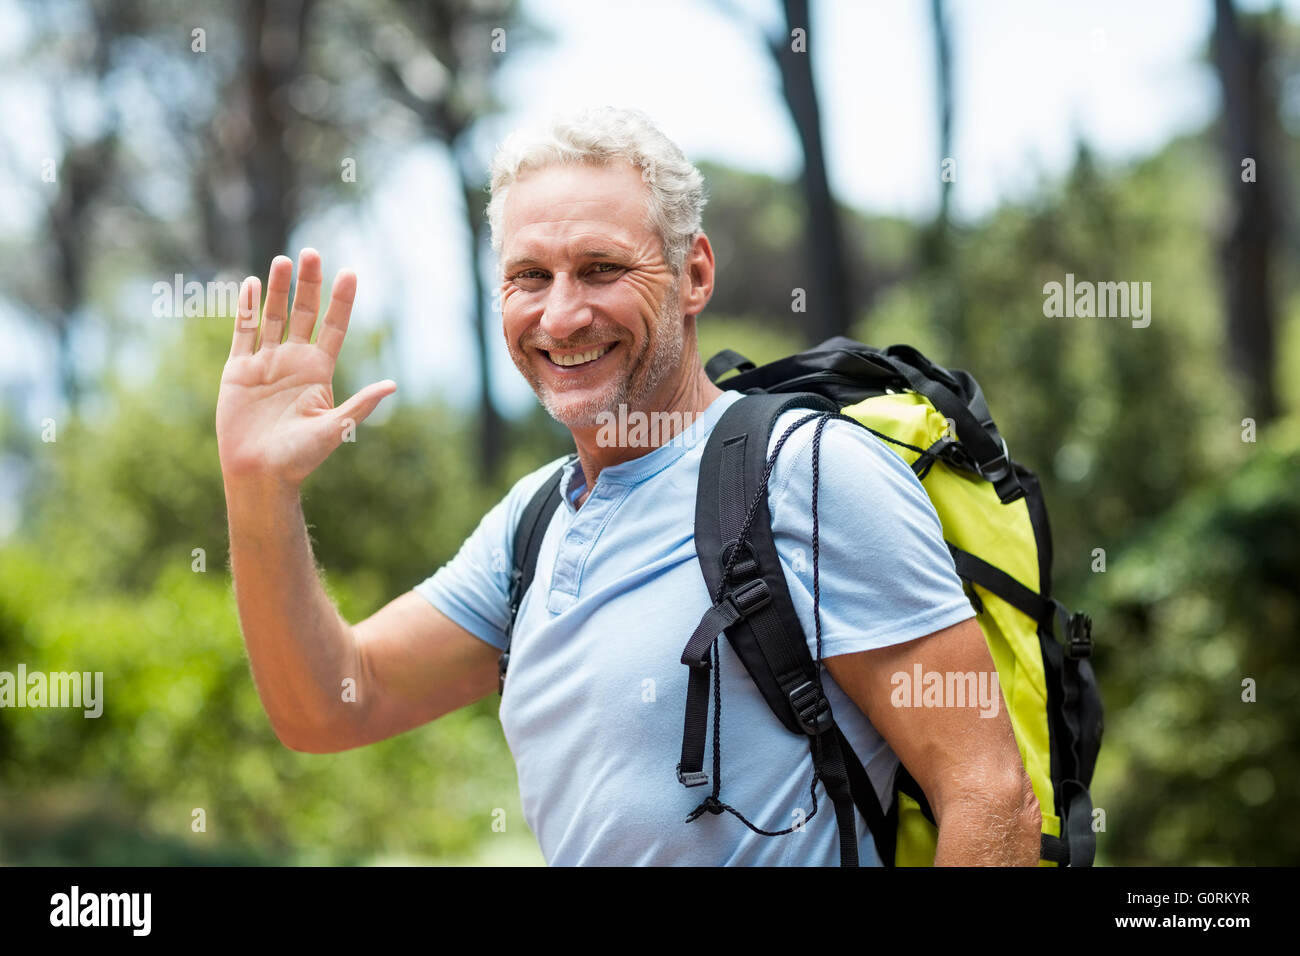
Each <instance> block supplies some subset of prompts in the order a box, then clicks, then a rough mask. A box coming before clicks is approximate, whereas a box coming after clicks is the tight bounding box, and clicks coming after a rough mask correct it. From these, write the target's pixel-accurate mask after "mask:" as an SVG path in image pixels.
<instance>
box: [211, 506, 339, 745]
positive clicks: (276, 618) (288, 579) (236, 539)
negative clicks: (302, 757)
mask: <svg viewBox="0 0 1300 956" xmlns="http://www.w3.org/2000/svg"><path fill="white" fill-rule="evenodd" d="M226 505H227V511H228V516H229V522H230V561H231V570H232V572H233V576H234V585H235V598H236V602H237V604H238V607H239V621H240V626H241V628H242V630H243V634H244V642H245V644H246V646H247V647H248V656H249V661H250V663H251V665H252V670H253V680H254V682H255V684H256V686H257V691H258V695H259V696H260V697H261V700H262V706H263V707H264V708H265V710H266V713H267V716H268V717H269V718H270V721H271V726H272V727H273V728H274V729H275V732H276V734H277V736H278V737H279V738H280V739H281V740H282V741H283V742H284V743H285V744H286V745H287V746H290V747H294V748H295V749H315V748H316V746H317V743H318V741H319V740H320V738H321V737H322V735H326V736H330V735H331V734H330V731H331V728H334V727H337V725H338V723H339V722H340V721H344V720H347V719H349V718H351V717H354V716H357V715H355V714H351V713H349V712H348V710H347V709H346V708H351V707H356V706H358V705H357V704H354V703H344V701H343V680H344V678H347V677H351V678H354V679H356V680H358V681H359V680H360V676H361V675H360V673H359V670H360V668H359V654H358V650H357V644H356V640H355V639H354V636H353V633H352V629H351V627H349V626H348V624H347V622H346V621H345V620H344V619H343V618H342V616H341V615H340V614H339V612H338V610H337V609H336V608H335V607H334V604H333V602H331V601H330V599H329V596H328V595H327V594H326V593H325V589H324V587H323V586H322V584H321V581H320V576H319V575H318V573H317V571H316V565H315V561H314V559H313V556H312V552H311V543H310V541H309V539H308V536H307V527H306V523H305V521H304V520H303V515H302V506H301V503H300V500H299V496H298V491H297V489H296V488H294V487H291V486H288V485H285V484H282V483H278V482H274V481H264V482H254V481H240V482H231V481H229V480H228V481H227V482H226ZM362 697H363V695H361V694H360V693H359V689H358V698H362Z"/></svg>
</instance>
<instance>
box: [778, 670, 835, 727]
mask: <svg viewBox="0 0 1300 956" xmlns="http://www.w3.org/2000/svg"><path fill="white" fill-rule="evenodd" d="M789 697H790V706H791V707H792V708H794V716H795V719H797V720H798V721H799V726H800V727H802V728H803V732H804V733H805V734H807V735H808V736H810V737H816V736H818V735H819V734H824V733H825V732H826V731H828V730H830V729H831V726H832V725H833V724H834V723H835V718H834V717H833V716H831V702H830V701H828V700H827V699H826V695H825V694H823V693H822V692H821V691H820V690H819V689H818V688H817V685H816V684H814V683H813V682H812V681H810V680H806V681H804V682H803V683H802V684H800V685H799V686H798V687H796V688H795V689H794V690H792V691H790V694H789Z"/></svg>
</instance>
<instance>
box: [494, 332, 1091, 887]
mask: <svg viewBox="0 0 1300 956" xmlns="http://www.w3.org/2000/svg"><path fill="white" fill-rule="evenodd" d="M705 370H706V372H707V374H708V375H709V378H710V379H711V380H712V381H714V382H715V383H716V382H717V381H718V380H719V379H720V378H721V377H722V376H723V375H726V374H727V373H728V372H731V371H733V370H734V371H737V372H738V373H739V374H737V375H736V376H734V377H733V378H731V379H729V380H728V381H727V383H726V387H727V388H730V389H735V390H737V391H740V392H742V393H744V394H745V397H744V398H742V399H741V400H740V401H737V402H735V403H734V404H733V405H732V406H731V407H730V408H728V409H727V411H726V412H724V413H723V415H722V417H721V418H720V419H719V421H718V423H717V424H716V425H715V426H714V429H713V431H712V432H711V433H710V436H709V439H708V442H707V444H706V445H705V449H704V454H703V458H702V460H701V463H700V475H699V483H698V490H697V495H696V512H695V545H696V553H697V555H698V556H699V561H700V569H701V571H702V572H703V575H704V579H705V582H706V584H707V586H708V591H709V594H710V596H711V598H712V600H713V604H712V606H711V607H710V608H709V609H708V610H707V611H706V612H705V614H704V616H703V618H702V619H701V621H700V624H699V626H698V627H697V628H696V629H695V632H694V633H693V634H692V635H691V637H690V640H689V641H688V642H687V644H686V647H685V649H684V651H683V654H682V663H683V664H685V665H686V666H687V667H688V668H689V669H690V677H689V683H688V691H687V699H686V712H685V719H684V730H683V739H682V757H681V762H680V763H679V764H678V765H677V779H678V781H679V782H680V783H681V784H682V785H683V786H686V787H697V786H705V785H707V784H708V783H709V778H708V775H707V774H705V773H704V770H703V763H704V752H705V728H706V720H707V714H708V705H709V695H710V680H711V679H716V673H715V670H714V657H715V655H716V653H717V650H716V642H717V639H718V638H719V636H720V635H722V634H725V635H726V637H727V640H728V641H729V642H730V644H731V646H732V648H733V650H734V651H735V652H736V654H737V656H738V657H739V658H740V660H741V662H742V663H743V664H744V666H745V668H746V670H747V671H748V673H749V675H750V677H751V678H752V679H753V680H754V683H755V685H756V686H757V688H758V689H759V691H760V692H761V693H762V695H763V698H764V699H765V700H766V702H767V704H768V706H769V708H770V709H771V710H772V712H773V714H774V715H775V716H776V718H777V719H778V720H779V721H780V722H781V724H782V725H783V726H784V727H785V728H786V729H787V730H788V731H790V732H791V733H795V734H802V735H806V736H807V737H808V740H809V746H810V748H811V752H812V759H813V767H814V784H815V780H816V779H820V780H821V781H822V783H823V785H824V787H825V790H826V794H827V796H828V797H829V799H830V801H831V803H832V804H833V806H834V808H835V814H836V820H837V825H838V830H839V840H840V862H841V864H842V865H845V866H856V865H857V863H858V844H857V829H856V820H855V816H854V808H855V807H856V808H857V809H858V810H859V811H860V812H861V813H862V815H863V817H864V818H865V819H866V821H867V825H868V827H869V829H870V831H871V834H872V838H873V840H874V842H875V846H876V851H877V854H878V855H879V857H880V860H881V861H882V863H884V864H885V865H886V866H894V865H897V866H928V865H931V864H932V863H933V861H934V853H935V848H936V845H937V841H938V830H937V827H936V825H935V821H934V815H933V813H932V812H931V810H930V806H929V803H928V801H927V800H926V797H925V794H924V792H923V791H922V790H921V788H920V786H919V785H918V784H917V782H916V780H915V779H914V778H913V777H912V775H911V774H910V773H908V771H907V768H906V767H904V766H902V765H901V763H900V765H899V768H898V772H897V774H896V775H895V777H894V780H893V783H892V785H891V786H892V799H891V800H890V802H889V810H888V811H885V810H884V808H883V807H882V805H881V801H880V799H879V797H878V796H877V793H876V789H875V787H874V786H873V785H872V784H871V781H870V778H869V777H868V775H867V772H866V770H865V768H864V767H863V765H862V763H861V761H860V760H859V759H858V757H857V755H856V754H855V753H854V752H853V749H852V747H851V746H850V745H849V743H848V741H847V739H846V738H845V736H844V734H843V732H842V731H841V730H840V728H839V727H838V725H837V724H836V722H835V719H834V715H833V714H832V712H831V708H830V704H829V702H828V701H827V699H826V697H825V695H824V694H823V691H822V681H821V662H820V661H819V660H818V661H815V660H814V659H813V657H812V655H811V654H810V653H809V651H808V645H807V642H806V641H805V639H804V635H803V630H802V626H801V625H800V622H799V619H798V616H797V614H796V612H795V610H794V604H793V602H792V600H791V598H790V595H789V592H788V590H787V588H786V583H785V576H784V572H783V570H782V567H781V564H780V562H779V559H778V557H777V551H776V546H775V543H774V541H773V537H772V531H771V524H770V515H769V513H768V510H767V480H768V477H769V475H770V474H771V469H772V466H773V465H774V464H775V460H776V456H777V455H778V454H779V452H780V448H781V445H783V444H784V441H785V439H786V438H788V437H789V435H790V434H791V433H793V432H794V431H795V430H796V429H797V428H798V427H800V426H802V425H804V424H806V423H810V422H812V421H814V420H816V421H817V422H818V424H817V431H816V433H815V435H814V438H813V449H812V451H813V461H814V468H816V462H817V460H818V459H817V456H818V454H819V441H820V434H821V429H822V427H824V425H825V422H826V421H827V420H828V419H829V418H831V417H840V418H848V419H849V420H852V421H854V422H856V423H858V424H860V425H862V426H863V427H865V428H867V429H868V431H870V432H871V433H872V434H874V435H875V436H876V437H877V438H879V439H881V440H882V441H884V442H886V443H887V446H888V447H890V448H891V449H892V450H893V451H895V452H896V453H897V454H899V455H900V456H901V457H902V458H903V460H904V461H906V462H907V463H908V464H909V465H910V466H911V467H912V469H913V471H914V472H915V473H916V475H917V477H918V478H920V479H921V482H922V486H923V487H924V488H925V490H926V492H927V493H928V494H929V496H930V500H931V503H932V504H933V505H934V507H935V510H936V512H937V513H938V516H939V519H940V522H941V524H942V526H943V532H944V539H945V541H946V542H947V544H948V547H949V550H950V552H951V553H952V556H953V561H954V564H955V565H956V569H957V574H958V576H959V577H960V578H961V579H962V581H963V583H964V585H965V588H966V590H967V594H968V595H969V597H970V600H971V604H972V606H973V608H974V610H975V611H976V619H977V620H978V622H979V624H980V627H981V628H982V629H983V631H984V634H985V637H986V639H987V641H988V646H989V652H990V655H991V657H992V659H993V662H994V665H995V666H996V668H997V672H998V683H999V685H1000V686H1001V688H1002V692H1003V694H1004V695H1005V697H1006V702H1007V708H1008V714H1009V716H1010V719H1011V724H1012V728H1013V730H1014V732H1015V737H1016V743H1017V745H1018V747H1019V750H1020V754H1021V757H1022V759H1023V760H1024V764H1025V769H1026V771H1027V772H1028V774H1029V777H1030V780H1031V782H1032V784H1033V789H1034V793H1035V795H1036V796H1037V798H1038V801H1039V806H1040V809H1041V812H1042V819H1043V833H1042V838H1041V849H1040V854H1039V855H1040V861H1039V864H1040V865H1042V866H1090V865H1092V862H1093V857H1094V855H1095V849H1096V838H1095V835H1094V833H1093V830H1092V800H1091V796H1090V794H1089V791H1088V787H1089V785H1090V784H1091V781H1092V774H1093V769H1094V768H1095V766H1096V761H1097V756H1098V753H1099V751H1100V747H1101V734H1102V703H1101V696H1100V692H1099V690H1098V687H1097V682H1096V679H1095V676H1094V674H1093V671H1092V667H1091V664H1090V663H1089V660H1088V658H1089V657H1090V655H1091V653H1092V633H1091V619H1090V618H1089V617H1088V616H1087V615H1085V614H1078V613H1071V612H1070V611H1068V610H1067V609H1066V608H1065V607H1064V606H1063V605H1062V604H1061V603H1060V602H1059V601H1057V600H1056V599H1055V598H1053V597H1052V592H1051V564H1052V544H1051V533H1050V530H1049V527H1048V521H1047V511H1046V507H1045V505H1044V502H1043V496H1042V492H1041V490H1040V488H1039V484H1038V480H1037V479H1036V478H1035V476H1034V475H1033V473H1032V472H1031V471H1029V470H1028V469H1027V468H1025V467H1024V466H1022V465H1020V464H1018V463H1016V462H1014V461H1012V460H1011V457H1010V454H1009V453H1008V451H1007V446H1006V442H1005V440H1003V438H1002V437H1001V435H1000V434H999V432H998V430H997V426H996V425H995V424H994V422H993V420H992V416H991V415H990V414H989V410H988V406H987V403H986V402H985V400H984V396H983V393H982V391H981V390H980V387H979V385H978V384H977V383H976V382H975V380H974V379H973V378H972V377H971V376H970V375H969V374H967V373H966V372H963V371H960V370H956V369H953V370H949V369H946V368H943V367H942V366H938V365H935V364H933V363H932V362H930V361H929V360H928V359H926V358H925V356H923V355H922V354H921V353H920V352H918V351H917V350H915V349H913V348H911V347H910V346H903V345H895V346H891V347H889V348H887V349H883V350H878V349H874V348H871V347H869V346H866V345H863V344H861V343H859V342H855V341H853V340H851V339H847V338H843V337H836V338H832V339H829V340H828V341H826V342H824V343H822V344H821V345H819V346H817V347H815V348H813V349H809V350H808V351H805V352H801V353H798V354H796V355H792V356H789V357H787V358H784V359H780V360H778V361H775V362H772V363H770V364H768V365H764V366H762V367H755V366H754V364H753V363H752V362H750V361H749V360H748V359H745V358H744V357H743V356H741V355H739V354H738V353H736V352H733V351H731V350H724V351H722V352H720V353H718V354H717V355H715V356H714V357H713V358H712V359H710V360H709V361H708V362H707V363H706V364H705ZM794 408H804V409H808V411H809V414H808V415H806V416H803V417H802V418H801V419H800V420H799V421H798V422H796V423H795V424H794V425H792V426H791V427H790V428H788V429H787V430H786V432H785V434H784V435H783V436H781V437H780V439H779V440H778V443H777V445H776V447H775V449H774V451H773V453H772V455H771V456H769V455H768V453H767V449H768V447H769V440H770V437H771V434H772V430H773V428H774V426H775V423H776V420H777V418H778V417H779V416H780V415H781V414H782V413H784V412H786V411H788V410H790V409H794ZM560 470H561V471H562V469H560ZM559 480H560V472H559V471H557V472H556V473H555V474H553V475H552V476H551V477H550V478H549V479H548V481H547V482H546V483H545V484H544V485H543V486H542V487H541V488H540V489H539V490H538V492H537V493H536V494H535V495H534V496H533V498H532V499H531V501H530V502H529V504H528V506H527V507H526V508H525V510H524V512H523V515H522V517H521V520H520V522H519V524H518V526H517V527H516V531H515V537H514V551H513V566H512V576H511V589H510V619H509V620H510V623H509V625H508V627H507V631H506V649H505V651H504V652H503V653H502V655H501V659H500V673H501V686H502V688H504V680H505V673H506V668H507V666H508V663H509V648H510V633H511V631H512V630H513V623H514V619H515V616H516V614H517V613H518V609H519V603H520V601H521V600H522V598H523V594H524V592H525V591H526V590H527V588H528V585H529V583H531V581H532V577H533V572H534V571H535V569H536V564H537V553H538V551H539V550H540V547H541V539H542V536H543V534H544V532H545V529H546V527H547V525H548V523H549V521H550V517H551V515H552V514H553V513H554V511H555V508H556V507H557V505H558V503H559V495H558V493H557V489H558V487H559ZM813 494H814V497H813V502H814V508H813V516H812V518H813V534H814V549H813V573H814V582H815V581H816V570H817V565H816V555H817V550H816V534H817V523H816V522H817V515H816V507H815V503H816V483H815V482H814V492H813ZM814 594H816V587H815V585H814ZM817 611H818V608H817V602H816V600H814V608H813V615H814V620H815V621H816V620H817ZM1058 624H1059V626H1060V631H1061V637H1062V640H1058V638H1057V634H1056V628H1057V625H1058ZM719 706H720V703H719ZM714 726H715V733H714V738H715V739H714V747H715V755H716V748H717V729H716V728H717V726H718V724H717V722H716V721H715V724H714ZM715 767H716V764H715ZM717 777H718V775H717V774H716V773H715V774H714V780H713V787H712V792H711V793H710V794H709V795H708V796H707V797H705V798H704V800H703V802H702V803H701V804H700V805H699V806H698V807H697V808H696V809H695V810H694V811H692V813H691V814H690V815H689V816H688V817H687V822H688V823H689V822H691V821H693V820H695V819H698V818H699V816H701V815H702V814H703V813H705V812H708V813H713V814H718V813H722V812H724V811H725V812H730V813H733V814H734V815H736V816H737V817H739V818H740V819H741V820H742V821H743V822H744V823H745V824H746V825H747V826H748V827H750V829H752V830H754V831H755V832H758V833H761V834H764V835H769V836H776V835H780V834H784V833H789V832H791V830H793V829H796V827H791V828H789V829H787V830H781V831H765V830H761V829H759V828H758V827H756V826H755V825H754V824H752V823H750V822H749V821H748V820H745V818H744V817H743V816H742V815H741V814H740V812H739V811H737V810H736V809H735V808H733V807H730V806H728V805H727V804H725V803H723V802H722V801H721V799H720V793H719V790H720V785H721V782H720V780H718V779H717ZM814 799H815V791H814ZM812 812H813V813H815V812H816V806H815V804H814V807H813V811H812Z"/></svg>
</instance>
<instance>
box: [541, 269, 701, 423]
mask: <svg viewBox="0 0 1300 956" xmlns="http://www.w3.org/2000/svg"><path fill="white" fill-rule="evenodd" d="M679 285H680V280H677V281H675V282H674V283H673V285H672V288H671V289H669V290H668V294H667V295H665V296H664V303H663V307H662V308H661V309H660V311H659V316H658V318H657V320H656V322H657V328H656V330H655V346H654V351H653V352H652V353H649V354H647V353H646V350H645V347H644V345H643V349H642V352H641V354H640V355H639V356H638V357H637V358H636V359H635V360H634V361H633V363H632V370H631V372H630V373H629V374H628V375H625V376H623V377H621V378H620V379H619V380H618V381H617V382H615V383H614V384H613V386H612V387H611V389H610V391H609V392H608V393H607V394H605V395H598V396H596V397H594V398H591V399H588V400H586V401H583V402H577V403H575V402H571V401H568V402H566V401H564V399H563V393H560V394H559V395H557V394H556V393H554V392H552V391H551V390H550V389H549V388H548V387H547V386H546V385H545V384H544V383H543V382H542V380H541V378H540V377H539V376H538V375H537V374H536V373H535V372H534V371H533V370H532V367H531V366H530V365H529V364H528V362H527V360H526V359H525V361H524V362H523V363H519V362H516V364H517V365H519V367H520V371H521V372H523V373H524V376H525V378H527V379H528V384H529V385H531V386H532V389H533V392H534V393H535V394H536V395H537V398H538V400H539V401H540V402H541V403H542V407H543V408H545V409H546V412H547V414H549V415H550V416H551V417H552V418H554V419H555V420H556V421H557V422H559V423H560V424H561V425H563V426H564V427H566V428H568V429H570V430H576V429H585V428H596V427H597V426H599V425H600V424H601V417H602V415H603V414H609V415H613V416H615V417H617V416H618V409H619V406H620V405H623V406H626V407H627V410H628V411H629V412H631V411H636V410H641V411H646V410H647V409H644V408H643V406H644V405H645V404H646V403H647V402H649V400H650V399H651V397H652V396H653V395H654V394H655V392H656V391H658V390H659V388H660V387H662V386H663V384H664V382H666V381H667V380H668V378H669V377H670V376H672V375H673V374H674V373H675V372H676V371H677V370H678V369H679V368H680V366H681V361H682V353H683V351H684V349H685V340H686V330H685V328H684V326H683V323H682V316H681V315H680V314H677V293H678V288H679Z"/></svg>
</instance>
